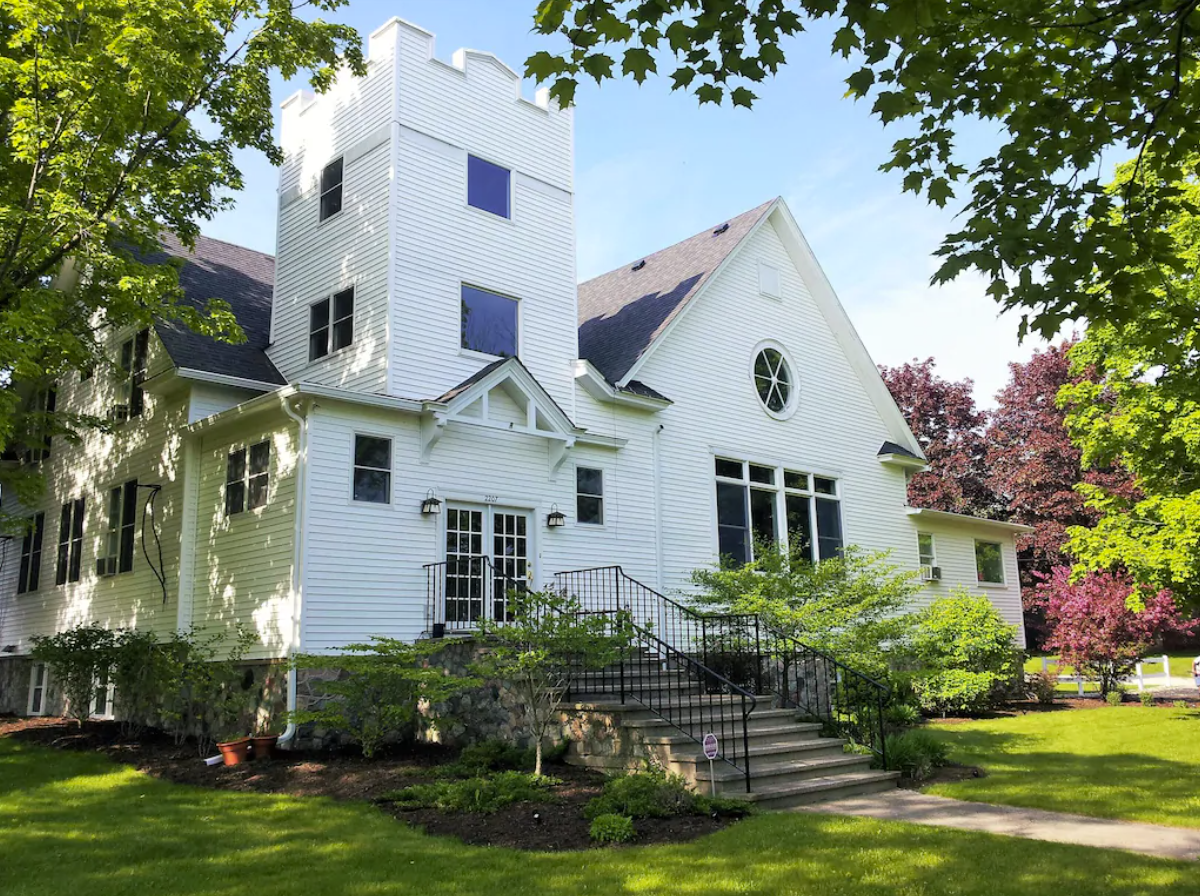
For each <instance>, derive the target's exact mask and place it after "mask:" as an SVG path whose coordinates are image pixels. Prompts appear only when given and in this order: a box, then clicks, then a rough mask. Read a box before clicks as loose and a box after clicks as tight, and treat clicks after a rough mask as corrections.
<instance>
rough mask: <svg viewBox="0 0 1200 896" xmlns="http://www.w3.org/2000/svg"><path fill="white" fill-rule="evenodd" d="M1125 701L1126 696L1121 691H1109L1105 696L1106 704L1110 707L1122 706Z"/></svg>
mask: <svg viewBox="0 0 1200 896" xmlns="http://www.w3.org/2000/svg"><path fill="white" fill-rule="evenodd" d="M1124 699H1125V694H1124V693H1123V692H1122V691H1120V690H1114V691H1109V692H1108V693H1107V694H1105V695H1104V702H1105V703H1107V704H1108V705H1109V706H1120V705H1121V702H1122V701H1123V700H1124Z"/></svg>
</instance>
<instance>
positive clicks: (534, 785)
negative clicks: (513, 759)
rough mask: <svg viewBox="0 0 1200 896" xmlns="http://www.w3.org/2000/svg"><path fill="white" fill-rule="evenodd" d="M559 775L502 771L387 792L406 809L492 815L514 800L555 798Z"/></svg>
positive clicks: (531, 800)
mask: <svg viewBox="0 0 1200 896" xmlns="http://www.w3.org/2000/svg"><path fill="white" fill-rule="evenodd" d="M560 783H562V782H560V781H559V780H558V779H556V778H547V777H545V776H543V775H530V774H525V773H522V772H499V773H498V774H495V775H491V776H489V777H482V776H481V777H476V778H466V779H464V780H461V781H438V782H437V783H435V784H414V785H413V786H411V787H405V788H404V789H403V790H397V791H394V792H392V793H389V794H385V795H384V797H383V798H384V799H385V800H391V801H392V802H394V803H395V804H396V805H397V806H399V807H400V808H403V809H443V810H445V811H448V812H475V813H482V814H485V815H489V814H491V813H493V812H495V811H497V810H498V809H503V808H504V807H505V806H510V805H512V804H513V803H544V802H547V801H548V800H550V799H552V798H553V797H552V794H551V793H550V788H551V787H553V786H555V785H557V784H560Z"/></svg>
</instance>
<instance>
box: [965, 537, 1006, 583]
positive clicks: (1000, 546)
mask: <svg viewBox="0 0 1200 896" xmlns="http://www.w3.org/2000/svg"><path fill="white" fill-rule="evenodd" d="M973 540H974V543H975V544H974V546H975V579H976V584H978V585H981V586H984V587H986V586H989V585H990V586H993V587H1003V586H1005V585H1007V584H1008V577H1007V575H1006V574H1005V569H1004V543H1003V542H1001V541H989V540H988V539H986V538H976V539H973ZM980 545H994V546H995V548H996V558H997V560H998V561H999V564H1000V567H999V568H1000V579H999V580H998V581H993V580H991V579H985V578H984V577H983V569H982V567H981V566H980V562H979V560H980V558H979V546H980Z"/></svg>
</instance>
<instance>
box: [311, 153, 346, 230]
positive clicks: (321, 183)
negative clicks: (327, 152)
mask: <svg viewBox="0 0 1200 896" xmlns="http://www.w3.org/2000/svg"><path fill="white" fill-rule="evenodd" d="M334 165H340V166H341V169H340V171H339V172H338V179H337V183H335V184H333V185H332V186H329V187H326V186H325V172H327V171H328V170H329V169H330V168H332V167H333V166H334ZM345 186H346V156H345V154H344V153H343V154H342V155H339V156H338V157H337V158H334V159H330V160H329V161H328V162H326V163H325V164H324V165H323V166H321V173H320V175H319V176H318V177H317V223H318V224H324V223H325V222H326V221H331V220H333V219H334V218H336V217H337V216H338V215H340V214H341V213H342V211H343V210H344V209H345V208H346V193H345ZM334 190H337V194H338V199H337V202H338V207H337V209H336V210H335V211H332V212H329V214H326V213H325V197H326V196H328V195H330V194H331V193H333V191H334Z"/></svg>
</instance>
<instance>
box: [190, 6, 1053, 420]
mask: <svg viewBox="0 0 1200 896" xmlns="http://www.w3.org/2000/svg"><path fill="white" fill-rule="evenodd" d="M535 6H536V2H535V0H399V2H397V0H393V2H388V3H384V2H379V0H352V2H351V4H350V5H349V7H347V8H344V9H342V10H340V11H339V13H338V16H337V17H338V20H339V21H342V22H345V23H347V24H350V25H352V26H354V27H355V28H357V29H358V31H359V33H360V35H362V37H363V38H364V40H365V38H366V36H367V35H368V34H369V33H370V32H371V31H372V30H374V29H375V28H376V27H378V26H379V25H380V24H382V23H383V22H384V21H386V20H387V19H388V18H389V17H391V16H393V15H399V16H401V17H403V18H406V19H408V20H410V21H413V22H415V23H417V24H419V25H421V26H422V27H424V28H427V29H429V30H430V31H433V32H434V33H435V34H436V35H437V55H438V56H439V57H440V58H442V59H449V58H450V56H451V55H452V54H453V52H454V50H455V49H457V48H459V47H471V48H474V49H478V50H487V51H490V52H493V53H495V54H496V55H497V56H499V57H500V58H501V59H503V60H504V61H505V62H507V63H508V64H509V65H510V66H512V67H513V68H515V69H517V70H518V71H520V70H521V69H522V68H523V64H524V60H525V58H526V57H527V56H529V55H530V54H531V53H533V52H535V51H537V50H539V49H546V48H550V49H553V48H554V47H555V45H554V44H553V43H552V42H551V41H550V40H549V39H547V38H544V37H542V36H540V35H535V34H533V33H531V31H530V27H531V17H532V12H533V9H534V7H535ZM828 47H829V35H828V32H826V31H824V30H822V31H819V32H812V33H809V34H806V35H802V36H800V37H798V38H796V39H795V40H794V41H792V42H791V43H790V45H789V46H788V47H787V49H788V51H789V64H788V65H787V66H786V67H785V68H784V69H783V70H782V71H781V73H780V75H779V76H778V77H776V78H775V79H774V80H772V81H770V82H768V83H765V84H763V85H760V86H759V87H758V88H756V92H757V93H758V94H759V96H760V98H759V100H758V102H757V103H756V104H755V107H754V109H753V110H745V109H730V108H715V107H713V106H712V105H707V106H704V107H700V106H698V105H697V103H696V101H695V99H694V98H693V97H691V96H690V95H685V94H679V93H672V92H671V91H670V90H669V89H668V85H669V83H670V82H669V81H668V80H667V79H665V78H663V79H657V80H652V81H648V82H647V83H646V84H644V85H642V86H641V87H639V86H638V85H636V84H634V83H633V81H632V80H628V79H626V80H622V81H615V82H612V81H610V82H606V83H605V84H604V85H603V86H602V87H597V86H596V85H595V84H591V83H587V84H581V86H580V90H579V92H578V94H577V96H576V105H577V108H576V117H575V165H576V206H575V210H576V218H577V234H578V256H579V275H580V277H581V278H585V279H586V278H588V277H591V276H594V275H596V274H599V273H603V272H604V271H607V270H610V269H612V268H614V267H617V266H618V265H621V264H624V263H625V262H627V261H631V260H634V259H636V258H638V257H640V256H642V255H646V254H648V253H650V252H652V251H654V250H656V249H659V248H662V247H663V246H666V245H669V244H671V243H673V242H676V241H678V240H680V239H683V238H684V237H687V236H690V235H691V234H693V233H696V232H699V231H700V230H702V229H704V228H705V227H708V226H711V225H714V224H718V223H720V222H721V221H723V220H725V219H727V218H730V217H732V216H733V215H736V214H737V213H739V212H742V211H745V210H746V209H748V208H752V207H753V206H755V205H758V204H759V203H761V202H763V201H765V200H766V199H768V198H771V197H773V196H783V197H784V199H785V200H787V202H788V205H789V206H790V207H791V209H792V212H793V213H794V214H795V216H796V218H797V220H798V221H799V222H800V226H801V228H802V229H803V230H804V232H805V234H806V236H807V237H808V239H809V242H810V243H811V244H812V246H813V250H814V251H815V252H816V255H817V258H818V259H819V260H820V262H821V264H822V266H823V267H824V269H825V271H826V273H827V274H828V275H829V278H830V280H831V281H832V282H833V286H834V289H835V290H836V291H837V293H838V295H839V297H840V298H841V300H842V302H843V303H844V304H845V306H846V308H847V310H848V312H849V314H850V317H851V319H852V320H853V321H854V324H855V326H856V327H857V328H858V331H859V333H860V335H861V336H862V338H863V340H864V342H866V344H867V348H868V349H869V350H870V352H871V354H872V356H873V357H874V358H875V360H876V361H877V362H879V363H883V364H898V363H901V362H903V361H906V360H909V359H911V358H914V357H917V358H924V357H927V356H930V355H932V356H933V357H935V358H936V359H937V360H938V366H939V369H940V371H941V372H942V374H943V375H944V376H949V377H952V378H954V379H961V378H964V377H971V378H972V379H973V380H974V381H975V383H976V395H977V397H978V399H979V401H980V403H981V404H984V405H990V404H992V395H993V394H994V393H995V392H996V390H997V389H998V388H1000V387H1001V386H1002V385H1003V383H1004V382H1005V380H1006V379H1007V375H1008V370H1007V362H1008V361H1010V360H1023V359H1025V358H1027V357H1028V356H1029V354H1030V352H1031V350H1032V348H1033V347H1034V344H1033V343H1031V342H1030V341H1029V340H1027V341H1026V344H1025V345H1023V346H1019V345H1018V344H1017V339H1016V328H1017V320H1016V319H1015V318H1011V319H1010V318H998V317H997V314H996V306H995V305H994V304H993V303H992V302H991V300H990V299H988V298H987V297H986V296H985V295H984V292H983V289H984V287H983V285H982V284H981V282H980V281H978V280H977V279H974V278H963V279H961V280H959V281H956V282H955V283H954V284H951V285H949V286H947V287H944V288H940V289H935V288H932V287H930V286H929V285H928V281H929V276H930V274H931V273H932V272H933V271H934V269H935V268H936V264H935V261H934V260H933V259H932V257H931V253H932V251H933V250H934V249H935V248H937V246H938V244H939V242H940V240H941V238H942V236H943V235H944V234H945V233H946V232H947V231H948V230H950V229H952V228H953V227H954V216H953V212H952V211H950V210H945V211H943V210H938V209H936V208H934V207H931V206H929V205H927V204H926V203H925V202H924V200H922V199H920V198H918V197H914V196H912V195H911V194H902V193H901V192H900V186H899V184H900V177H899V176H898V175H896V174H884V173H882V172H880V171H879V170H878V168H879V165H880V163H881V162H883V161H884V160H885V159H886V158H887V153H888V149H889V147H890V146H891V144H892V142H893V141H894V140H895V139H896V137H897V136H899V133H898V132H897V133H893V132H891V131H885V130H884V129H883V128H882V126H881V125H880V124H879V122H878V120H876V119H874V118H872V117H871V116H870V114H869V108H868V106H867V105H866V104H865V103H855V102H852V101H851V100H848V99H844V98H843V94H844V93H845V86H844V84H843V81H842V79H843V78H844V77H845V76H846V74H847V73H848V72H849V71H851V70H852V69H851V68H850V66H849V64H848V63H845V62H843V61H842V60H840V59H834V58H833V57H832V56H831V55H830V53H829V50H828ZM297 86H299V85H297V84H284V83H283V82H282V81H279V82H277V83H276V84H275V99H276V102H277V103H278V101H279V100H281V99H283V98H284V97H286V96H287V95H288V94H290V93H291V92H292V91H293V90H294V89H295V88H296V87H297ZM532 91H533V88H532V85H531V86H530V87H529V88H528V89H527V92H528V93H529V94H530V95H532ZM989 142H990V141H989V139H988V134H987V133H986V132H985V131H984V130H983V129H981V128H976V129H974V131H973V132H971V133H969V134H967V135H965V139H964V141H963V149H964V151H965V152H966V153H967V157H968V158H970V157H971V155H972V154H973V153H977V152H979V151H980V150H982V149H984V148H986V147H987V145H988V143H989ZM238 161H239V164H240V165H241V167H242V170H243V173H244V174H245V176H246V184H247V187H246V190H245V191H244V192H243V193H242V194H241V195H240V196H239V198H238V204H237V207H236V209H235V210H233V211H230V212H227V213H224V214H222V215H221V216H220V217H219V218H217V219H216V220H214V221H212V222H210V223H209V224H208V225H207V226H206V227H205V228H204V229H205V232H206V233H208V234H209V235H211V236H215V237H218V238H220V239H225V240H229V241H231V242H235V243H240V244H242V245H247V246H252V247H253V248H256V249H260V250H263V251H267V252H271V251H274V246H275V204H276V201H275V187H276V173H275V170H274V169H273V168H272V167H271V166H270V165H269V164H268V163H267V162H266V160H265V159H263V158H262V157H261V156H259V155H257V154H256V153H251V152H246V153H243V154H242V155H241V157H240V158H239V160H238Z"/></svg>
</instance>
